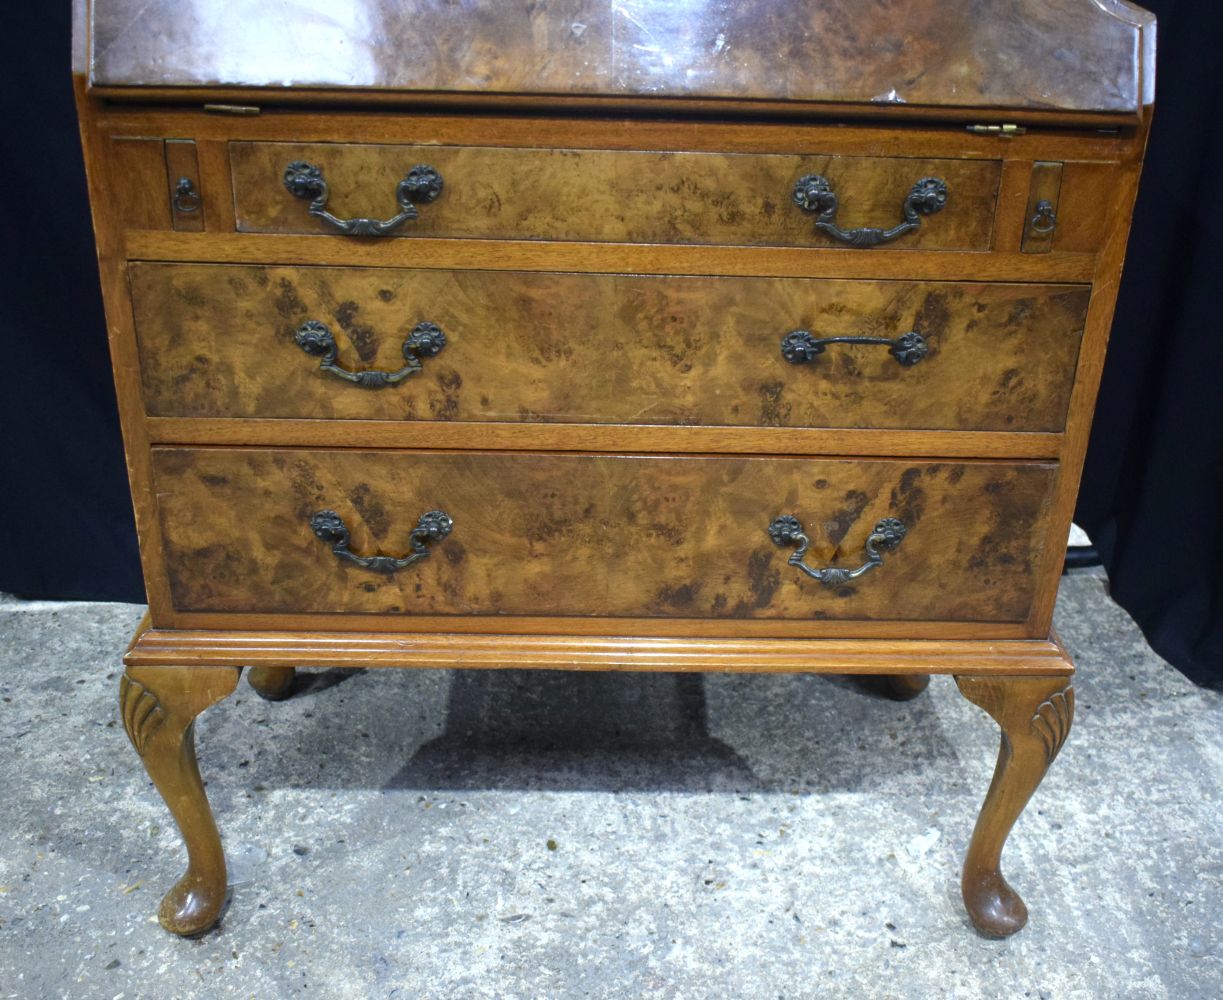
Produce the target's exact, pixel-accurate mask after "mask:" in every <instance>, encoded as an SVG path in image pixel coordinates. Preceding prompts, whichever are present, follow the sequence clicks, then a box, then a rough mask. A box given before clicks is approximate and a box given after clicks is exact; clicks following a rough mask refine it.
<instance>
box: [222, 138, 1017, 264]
mask: <svg viewBox="0 0 1223 1000" xmlns="http://www.w3.org/2000/svg"><path fill="white" fill-rule="evenodd" d="M230 159H231V162H232V165H233V186H234V204H235V209H236V212H237V227H238V229H239V230H240V231H242V232H252V233H325V232H328V226H327V225H326V224H324V223H322V222H319V221H318V220H317V219H314V218H312V217H311V216H310V215H308V214H307V212H306V207H307V202H306V201H304V200H302V199H299V198H295V197H294V196H293V195H291V194H290V193H289V192H288V191H287V190H286V189H285V186H284V184H283V182H282V178H283V176H284V171H285V167H286V166H287V165H288V164H289V163H291V162H293V161H296V160H305V161H307V162H309V163H313V164H315V165H316V166H319V167H322V168H323V173H324V176H325V177H326V180H327V184H328V187H329V189H330V198H329V200H328V202H327V208H328V211H330V212H332V213H333V214H335V215H338V216H340V217H343V218H347V217H353V216H362V217H370V216H372V217H375V218H389V217H391V216H393V215H395V213H396V212H397V211H398V208H397V204H396V201H395V188H396V185H397V184H398V183H399V182H400V180H402V179H403V176H404V174H406V173H407V172H408V170H410V169H411V168H412V167H413V166H415V165H416V164H418V163H425V164H428V165H430V166H432V167H434V168H435V169H436V170H438V171H439V172H440V173H441V175H442V178H443V180H444V182H445V187H444V190H443V192H442V194H441V196H440V197H439V198H438V199H437V200H436V201H434V202H432V203H430V204H427V205H423V206H421V207H420V218H418V219H416V220H413V221H412V222H411V223H408V224H406V225H404V226H403V227H402V228H401V229H399V230H398V232H397V235H399V236H401V237H412V236H445V237H456V238H457V237H470V238H476V239H539V240H593V241H603V242H625V243H678V244H723V245H737V246H811V247H822V246H841V245H843V244H840V243H837V242H836V241H835V240H834V239H833V238H831V237H829V236H826V235H824V234H822V233H820V232H818V231H817V230H816V228H815V226H814V224H813V217H812V216H811V215H809V214H807V213H806V212H803V211H802V210H801V209H799V208H798V206H797V205H795V204H794V202H793V200H792V191H793V188H794V182H795V181H797V180H798V179H799V178H800V177H802V176H804V175H805V174H821V175H823V176H825V177H827V179H828V181H829V183H830V184H831V185H832V188H833V190H834V191H836V193H837V196H838V199H839V209H838V212H837V223H838V224H839V225H841V226H842V227H844V228H852V227H855V226H882V227H884V228H886V227H890V226H894V225H896V224H897V223H898V222H900V221H901V218H902V214H901V205H902V203H903V202H904V199H905V196H906V195H907V194H908V193H909V190H910V189H911V188H912V187H913V185H914V184H915V183H916V182H917V181H919V180H921V179H922V178H923V177H930V176H935V177H941V178H942V179H943V180H945V181H946V182H947V187H948V191H949V194H948V197H947V204H946V206H945V207H944V208H943V209H942V210H941V211H940V212H938V213H937V214H935V215H930V216H926V217H924V219H923V221H922V224H921V228H920V229H919V230H917V231H915V232H911V233H908V234H906V235H904V236H902V237H900V238H898V239H897V240H896V241H895V242H893V243H890V244H889V246H890V247H892V248H894V249H928V250H932V249H939V250H988V249H989V247H990V242H991V236H992V234H993V227H994V207H995V202H996V200H997V192H998V181H999V178H1000V176H1001V163H1000V161H998V160H952V159H916V158H912V159H911V158H907V157H869V156H862V157H858V156H832V155H829V151H828V150H822V151H821V150H813V151H812V152H811V154H810V155H806V156H794V155H780V154H755V153H654V152H625V151H620V150H597V149H595V150H591V149H512V148H498V147H491V146H435V145H415V146H413V145H403V146H391V145H359V144H355V143H354V144H347V143H290V142H234V143H231V144H230ZM331 232H333V233H334V230H331Z"/></svg>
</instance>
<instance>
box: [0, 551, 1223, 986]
mask: <svg viewBox="0 0 1223 1000" xmlns="http://www.w3.org/2000/svg"><path fill="white" fill-rule="evenodd" d="M139 615H140V609H139V608H136V607H130V606H122V605H96V604H75V605H47V604H38V605H23V604H21V603H19V602H9V603H7V604H4V605H0V644H2V647H0V661H2V662H0V697H2V701H0V761H2V762H3V763H2V765H0V817H2V819H0V997H20V998H39V1000H41V998H58V997H71V998H78V997H81V998H91V1000H92V998H115V1000H129V998H136V997H151V998H180V997H206V998H219V997H255V998H260V1000H262V998H273V1000H279V998H288V997H298V996H314V997H342V998H347V997H355V998H365V997H376V998H400V1000H407V998H430V1000H431V998H445V1000H460V998H461V1000H466V998H473V1000H475V998H480V1000H482V998H498V1000H500V998H549V1000H551V998H570V997H573V998H585V997H594V998H636V997H650V998H711V1000H713V998H716V1000H738V998H745V1000H747V998H750V1000H775V998H786V1000H795V998H809V997H820V998H825V997H831V998H841V997H844V998H854V1000H862V998H867V1000H871V998H876V997H880V998H886V997H899V998H922V1000H925V998H935V997H971V998H975V997H999V998H1032V1000H1036V998H1041V1000H1054V998H1056V1000H1080V998H1097V997H1100V998H1109V1000H1114V998H1131V997H1132V998H1165V997H1172V998H1182V997H1188V998H1216V997H1220V996H1223V943H1221V940H1220V930H1219V927H1220V915H1221V913H1223V893H1221V892H1220V881H1221V879H1223V828H1221V824H1220V817H1221V816H1223V809H1221V805H1223V696H1220V695H1218V694H1213V693H1210V692H1205V691H1200V690H1198V689H1196V688H1194V687H1193V686H1192V685H1191V684H1189V682H1188V681H1186V680H1185V679H1184V678H1182V677H1181V676H1180V675H1179V674H1177V673H1176V672H1175V671H1174V670H1172V669H1171V668H1170V667H1169V666H1167V665H1166V664H1164V663H1162V662H1161V661H1160V660H1159V659H1158V658H1157V657H1156V656H1154V655H1153V654H1152V653H1151V652H1150V650H1149V649H1148V648H1147V647H1146V646H1145V645H1144V643H1143V642H1142V639H1141V637H1140V636H1139V634H1138V632H1137V631H1136V629H1135V628H1134V627H1133V625H1132V623H1131V622H1130V621H1129V619H1128V618H1127V617H1126V616H1125V614H1124V613H1123V612H1121V611H1120V610H1119V609H1118V608H1117V607H1116V606H1115V605H1113V604H1112V603H1111V602H1110V601H1109V600H1108V598H1107V596H1106V594H1105V587H1104V581H1103V579H1102V578H1101V577H1099V576H1097V575H1090V574H1088V575H1079V576H1074V577H1071V578H1069V579H1068V580H1067V581H1066V582H1065V584H1064V586H1063V592H1062V597H1061V601H1060V604H1059V609H1058V624H1059V627H1060V629H1061V631H1062V633H1063V635H1064V637H1065V639H1066V640H1067V642H1068V644H1069V646H1070V647H1071V649H1072V650H1073V651H1074V653H1075V654H1076V655H1077V657H1078V659H1079V663H1080V671H1081V672H1080V674H1079V679H1078V681H1077V690H1078V718H1077V720H1076V726H1075V730H1074V732H1073V733H1072V734H1071V737H1070V741H1069V743H1068V744H1067V746H1066V749H1065V750H1064V751H1063V754H1062V756H1061V757H1060V758H1059V760H1058V761H1057V763H1056V765H1055V766H1054V768H1053V770H1052V771H1051V772H1050V775H1049V777H1048V779H1047V780H1046V781H1045V783H1044V785H1043V786H1042V788H1041V789H1040V791H1039V792H1038V794H1037V798H1036V799H1035V800H1034V801H1033V803H1032V804H1031V805H1030V806H1029V809H1028V811H1027V813H1026V814H1025V816H1024V818H1023V819H1022V820H1021V821H1020V823H1019V826H1018V827H1017V829H1016V832H1015V834H1014V835H1013V837H1012V839H1011V843H1010V846H1009V848H1008V852H1007V856H1006V859H1005V860H1006V869H1007V871H1008V874H1009V875H1010V877H1011V880H1012V882H1013V883H1014V884H1015V885H1016V886H1017V887H1019V888H1020V890H1021V892H1023V893H1024V895H1025V897H1026V899H1027V901H1028V904H1029V907H1030V909H1031V911H1032V921H1031V923H1030V924H1029V926H1028V927H1027V929H1025V930H1024V931H1023V932H1022V933H1020V934H1019V935H1018V936H1016V937H1014V938H1012V939H1010V940H1008V941H1003V942H997V941H987V940H984V939H982V938H980V937H978V936H977V935H976V934H975V933H974V932H973V931H972V930H971V928H970V927H969V925H968V924H967V921H966V918H965V916H964V913H963V911H962V909H961V905H960V902H959V898H958V892H957V887H956V883H957V877H958V869H959V861H960V857H961V853H962V850H963V847H964V845H965V843H966V842H967V838H968V834H969V831H970V829H971V826H972V822H973V819H974V817H975V815H976V811H977V807H978V805H979V803H980V799H981V797H982V795H983V793H984V791H985V788H986V786H987V784H988V781H989V775H990V771H991V768H992V766H993V760H994V754H995V750H996V730H995V728H994V727H993V725H992V723H990V722H989V720H988V719H987V718H986V717H985V716H984V715H983V714H982V713H980V712H979V711H978V710H977V709H976V708H974V707H973V706H971V705H969V704H968V703H967V702H966V701H964V700H963V699H962V698H960V697H959V695H958V694H957V693H956V692H955V690H954V686H953V685H952V683H951V681H950V680H949V679H948V678H936V679H935V680H934V682H933V684H932V685H931V688H930V690H929V691H928V692H926V694H925V695H923V696H922V697H921V698H919V699H918V700H917V701H914V702H910V703H908V704H894V703H892V702H888V701H884V700H881V699H879V698H876V697H872V696H870V695H869V694H868V693H864V692H863V691H862V690H861V689H860V687H859V686H857V685H856V684H854V683H852V682H850V681H847V680H844V679H838V678H820V677H803V676H799V677H792V676H778V677H762V676H724V675H704V676H700V675H694V676H685V677H676V676H673V675H666V676H643V675H624V674H620V675H584V676H582V675H574V674H523V673H517V672H504V673H498V672H489V673H476V674H468V673H442V672H421V673H409V672H401V671H386V672H375V671H368V672H363V673H362V672H355V673H342V672H334V671H333V672H318V673H314V674H311V675H309V676H308V678H307V680H306V682H305V683H304V684H303V685H302V688H303V689H302V690H301V691H300V692H299V693H298V694H297V695H296V696H295V697H294V699H293V700H291V701H289V702H286V703H283V704H275V705H273V704H267V703H264V702H262V701H260V700H259V699H258V698H256V697H255V696H254V694H253V693H252V692H251V691H250V689H249V688H248V687H246V685H245V682H244V683H243V685H242V686H241V687H240V688H239V691H238V693H237V694H236V695H235V696H234V697H232V698H230V699H229V700H228V701H226V702H224V703H222V704H221V705H219V706H217V707H216V708H214V709H213V710H211V712H209V713H208V714H206V715H205V716H204V717H203V719H202V721H201V722H200V724H199V727H198V730H199V733H198V736H199V745H200V751H201V758H202V761H203V767H204V771H205V775H206V777H207V779H208V780H209V793H210V795H211V796H212V800H213V805H214V808H215V810H216V813H217V816H218V819H219V822H220V824H221V827H222V831H223V834H224V836H225V844H226V850H227V853H228V855H229V857H230V862H231V869H232V881H233V899H232V904H231V906H230V909H229V911H228V913H227V914H226V917H225V919H224V923H223V925H222V927H221V928H220V930H219V931H217V932H216V933H214V934H213V935H211V936H209V937H206V938H204V939H202V940H197V941H181V940H177V939H174V938H171V937H169V936H168V935H166V934H165V933H163V932H162V931H161V930H160V929H159V927H158V926H157V924H156V921H155V918H154V916H153V914H154V912H155V909H156V905H157V901H158V899H159V898H160V894H161V892H163V891H164V890H165V889H166V888H167V887H168V886H169V885H170V884H171V883H172V882H173V880H174V879H175V878H177V876H178V875H179V873H180V871H181V865H182V863H183V857H182V851H181V847H180V844H179V841H178V837H177V834H176V832H175V830H174V828H173V825H172V823H171V821H170V819H169V815H168V814H167V812H166V811H165V809H164V807H163V806H162V804H161V802H160V800H159V799H158V798H157V796H156V794H155V792H154V791H153V789H152V786H151V785H150V784H149V783H148V782H147V781H146V779H145V777H144V775H143V772H142V771H141V770H140V769H139V767H138V765H137V760H136V757H135V755H134V754H133V752H132V751H131V750H130V749H129V748H128V746H127V744H126V741H125V738H124V736H123V730H122V727H121V726H120V725H119V724H118V722H117V719H116V711H115V697H116V687H117V682H118V672H119V656H120V653H121V651H122V649H123V646H124V644H125V643H126V641H127V638H128V636H129V634H130V632H131V631H132V629H133V628H134V626H135V625H136V622H137V620H138V618H139Z"/></svg>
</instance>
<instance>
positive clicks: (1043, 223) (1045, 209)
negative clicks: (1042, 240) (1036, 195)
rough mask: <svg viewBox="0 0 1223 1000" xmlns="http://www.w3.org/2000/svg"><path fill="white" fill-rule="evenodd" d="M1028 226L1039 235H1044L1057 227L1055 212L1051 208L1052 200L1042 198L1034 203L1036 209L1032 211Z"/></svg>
mask: <svg viewBox="0 0 1223 1000" xmlns="http://www.w3.org/2000/svg"><path fill="white" fill-rule="evenodd" d="M1028 228H1029V229H1030V230H1031V231H1032V232H1034V233H1039V234H1040V235H1041V236H1046V235H1048V234H1049V233H1051V232H1053V230H1055V229H1056V228H1057V212H1055V211H1054V210H1053V202H1051V201H1049V200H1047V199H1045V198H1042V199H1041V200H1040V201H1038V202H1037V203H1036V211H1035V212H1033V213H1032V219H1031V221H1030V222H1029V223H1028Z"/></svg>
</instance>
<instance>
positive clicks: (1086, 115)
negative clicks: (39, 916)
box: [75, 0, 1155, 936]
mask: <svg viewBox="0 0 1223 1000" xmlns="http://www.w3.org/2000/svg"><path fill="white" fill-rule="evenodd" d="M223 6H224V5H221V4H215V3H208V2H204V3H196V4H191V5H188V6H186V7H184V6H183V5H181V4H170V3H166V2H161V0H155V2H152V3H148V2H141V3H139V4H137V3H135V2H134V0H94V2H93V3H92V4H86V3H84V2H83V0H81V2H78V10H77V46H76V55H75V66H76V73H77V77H76V79H77V93H78V103H79V107H80V114H81V131H82V139H83V143H84V148H85V153H86V160H87V166H88V172H89V184H90V192H91V197H92V203H93V209H94V218H95V227H96V232H97V243H98V257H99V265H100V271H101V277H102V285H103V290H104V294H105V298H106V310H107V320H108V327H109V335H110V343H111V349H112V354H113V358H114V370H115V380H116V384H117V387H118V393H119V403H120V409H121V417H122V423H123V429H124V435H125V440H126V446H127V456H128V465H129V473H130V477H131V486H132V494H133V497H134V502H135V509H136V518H137V526H138V529H139V532H140V538H141V549H142V555H143V560H144V570H145V579H146V584H147V588H148V601H149V614H148V617H147V619H146V621H145V623H144V625H142V627H141V629H140V631H139V633H138V634H137V636H136V637H135V639H134V640H133V643H132V645H131V648H130V649H129V650H128V653H127V655H126V658H125V663H126V666H127V669H126V673H125V676H124V678H123V681H122V684H121V688H120V701H121V710H122V716H123V721H124V725H125V727H126V729H127V732H128V735H129V736H130V737H131V740H132V742H133V744H134V745H135V748H136V750H137V752H138V753H139V754H140V756H141V757H142V758H143V761H144V764H145V766H146V768H147V769H148V772H149V775H150V776H151V777H152V779H153V782H154V784H155V785H156V786H157V788H158V790H159V791H160V792H161V793H162V795H163V796H164V798H165V800H166V803H167V805H168V806H169V807H170V809H171V811H172V812H173V814H174V817H175V819H176V820H177V822H178V824H179V827H180V829H181V831H182V834H183V838H184V840H185V842H186V845H187V851H188V867H187V872H186V874H185V875H184V876H183V878H182V880H181V881H180V882H179V883H178V884H177V885H176V886H175V887H174V888H173V889H172V890H171V892H170V893H169V894H168V895H167V896H166V898H165V900H164V902H163V904H162V908H161V921H162V923H163V924H164V926H165V927H166V928H167V929H168V930H171V931H174V932H176V933H179V934H195V933H200V932H203V931H205V930H207V929H208V928H209V927H211V926H212V925H213V924H214V923H215V922H216V921H217V919H218V918H219V917H220V914H221V912H222V909H223V907H224V904H225V900H226V868H225V859H224V854H223V852H222V849H221V842H220V839H219V835H218V832H217V828H216V826H215V823H214V821H213V817H212V813H211V811H210V809H209V806H208V802H207V799H206V798H205V796H204V792H203V786H202V783H201V779H200V775H199V771H198V769H197V766H196V760H195V750H194V741H193V736H192V722H193V720H194V718H195V717H196V716H197V715H198V714H199V713H200V712H202V711H203V710H204V709H205V708H207V707H208V706H210V705H212V704H213V703H215V702H217V701H219V700H221V699H223V698H224V697H225V696H226V695H228V694H229V693H230V692H232V691H233V690H234V687H235V685H236V684H237V681H238V677H239V672H240V670H241V668H242V667H250V668H251V675H250V676H251V682H252V684H253V685H254V686H255V687H256V689H257V690H258V691H259V692H260V693H261V694H263V695H264V696H266V697H283V696H285V695H287V694H288V693H289V692H290V690H291V687H292V681H293V671H294V670H295V669H296V668H297V667H298V666H299V665H309V666H367V667H381V666H386V667H460V668H462V667H466V668H485V667H539V668H557V669H579V670H588V669H589V670H600V669H625V670H664V671H665V670H670V671H694V670H745V671H760V672H769V671H814V672H824V673H858V674H879V675H884V676H886V677H889V678H891V680H890V682H889V686H890V690H891V691H892V693H893V694H894V695H895V696H896V697H898V698H899V697H912V696H914V695H916V694H918V693H920V691H921V690H922V688H923V687H924V686H925V683H926V679H927V677H928V675H929V674H931V673H948V674H952V675H954V677H955V679H956V682H957V683H958V685H959V687H960V690H961V691H962V692H963V694H964V695H965V696H966V697H967V698H969V699H970V700H971V701H973V702H975V703H976V704H978V705H980V706H981V707H982V708H983V709H985V711H987V712H988V713H989V714H990V715H991V716H993V718H994V719H995V720H996V721H997V722H998V724H999V726H1000V728H1001V731H1002V743H1001V749H1000V752H999V757H998V762H997V768H996V771H995V776H994V781H993V784H992V785H991V786H990V789H989V793H988V795H987V797H986V800H985V804H984V806H983V807H982V811H981V815H980V818H979V819H978V822H977V827H976V830H975V832H974V834H973V838H972V842H971V845H970V846H969V849H968V855H967V859H966V861H965V866H964V876H963V895H964V901H965V904H966V907H967V910H968V913H969V916H970V917H971V919H972V921H973V923H974V924H975V925H976V927H977V928H978V929H980V930H981V931H982V932H983V933H985V934H990V935H996V936H1002V935H1006V934H1010V933H1013V932H1014V931H1016V930H1018V929H1019V928H1020V927H1021V926H1022V925H1023V923H1024V922H1025V920H1026V919H1027V910H1026V908H1025V906H1024V903H1023V902H1022V900H1021V899H1020V898H1019V896H1018V894H1017V893H1016V892H1015V891H1014V890H1013V889H1012V888H1011V887H1010V886H1009V885H1008V884H1007V882H1006V881H1005V879H1004V878H1003V877H1002V874H1001V871H1000V867H999V862H1000V857H1001V852H1002V847H1003V844H1004V842H1005V840H1006V837H1007V835H1008V833H1009V832H1010V829H1011V827H1012V825H1013V824H1014V822H1015V820H1016V819H1017V817H1018V815H1019V813H1020V811H1021V810H1022V809H1023V807H1024V804H1025V803H1026V801H1027V799H1028V797H1029V796H1030V795H1031V794H1032V792H1033V791H1034V790H1035V788H1036V786H1037V784H1038V783H1039V782H1040V779H1041V777H1042V776H1043V774H1044V773H1045V770H1046V768H1047V767H1048V766H1049V764H1050V763H1051V762H1052V760H1053V758H1054V757H1055V756H1056V755H1057V753H1058V751H1059V749H1060V748H1061V746H1062V743H1063V741H1064V740H1065V738H1066V735H1067V733H1068V731H1069V728H1070V724H1071V720H1072V718H1073V712H1074V692H1073V688H1072V686H1071V680H1070V675H1071V672H1072V670H1073V667H1072V664H1071V661H1070V659H1069V657H1068V656H1067V654H1066V653H1065V651H1064V650H1063V648H1062V647H1061V645H1060V644H1059V642H1058V640H1057V638H1056V636H1055V635H1054V634H1053V633H1052V631H1051V624H1050V623H1051V617H1052V611H1053V602H1054V598H1055V596H1056V592H1057V582H1058V577H1059V573H1060V569H1061V562H1062V555H1063V552H1064V546H1065V540H1066V536H1067V529H1068V526H1069V521H1070V516H1071V513H1072V510H1073V505H1074V498H1075V493H1076V490H1077V486H1078V480H1079V475H1080V471H1081V469H1082V463H1083V452H1084V449H1085V447H1086V441H1087V432H1088V427H1089V424H1090V420H1091V411H1092V406H1093V403H1094V399H1095V394H1096V389H1097V386H1098V384H1099V377H1100V370H1101V366H1102V363H1103V359H1104V351H1105V344H1106V341H1107V339H1108V330H1109V325H1110V322H1111V317H1112V311H1113V306H1114V301H1115V297H1116V291H1117V282H1118V279H1119V276H1120V271H1121V265H1122V258H1123V255H1124V251H1125V243H1126V238H1127V233H1128V227H1129V218H1130V213H1131V209H1132V205H1133V200H1134V195H1135V190H1136V187H1137V182H1138V174H1139V170H1140V166H1141V160H1142V153H1143V149H1144V145H1145V141H1146V135H1147V130H1148V127H1149V122H1150V114H1151V107H1152V103H1153V102H1152V94H1153V73H1154V61H1153V52H1154V33H1155V26H1154V22H1153V20H1152V19H1151V18H1150V16H1149V15H1147V14H1145V13H1144V12H1142V11H1140V10H1138V9H1137V8H1135V7H1133V6H1131V5H1130V4H1128V3H1125V2H1122V0H974V2H971V3H970V2H969V0H943V2H934V0H918V2H912V0H909V2H904V3H902V2H900V0H881V2H879V3H873V4H870V5H866V6H865V8H864V9H863V5H857V4H853V3H845V2H841V0H758V2H753V3H742V4H737V5H725V4H720V5H710V6H709V8H708V9H706V7H705V6H704V5H696V6H692V5H686V4H684V5H680V4H667V3H657V2H647V0H639V2H632V3H614V4H612V3H606V2H602V3H598V2H588V0H564V2H558V3H549V4H535V3H517V2H509V3H494V2H491V0H470V2H468V0H464V2H461V3H447V4H434V3H402V4H391V3H387V2H381V0H363V2H360V3H356V4H351V5H348V6H349V7H350V8H353V9H354V10H355V9H356V8H360V12H359V13H360V16H354V17H353V18H352V20H351V23H349V24H348V25H347V27H345V26H344V25H342V24H341V20H342V19H341V20H335V19H332V20H330V21H326V22H324V21H320V20H319V18H320V16H321V15H319V14H318V13H317V11H316V7H317V5H308V4H304V3H303V4H297V3H295V2H287V3H281V4H274V5H268V4H262V5H261V4H251V5H243V11H244V13H243V16H240V17H238V16H233V13H232V11H229V12H223V11H222V7H223ZM337 33H340V34H342V35H343V37H337ZM643 38H648V39H649V45H645V44H643V43H642V39H643ZM320 40H322V43H320ZM355 905H357V901H356V900H354V906H355Z"/></svg>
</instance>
